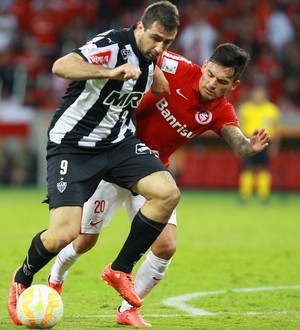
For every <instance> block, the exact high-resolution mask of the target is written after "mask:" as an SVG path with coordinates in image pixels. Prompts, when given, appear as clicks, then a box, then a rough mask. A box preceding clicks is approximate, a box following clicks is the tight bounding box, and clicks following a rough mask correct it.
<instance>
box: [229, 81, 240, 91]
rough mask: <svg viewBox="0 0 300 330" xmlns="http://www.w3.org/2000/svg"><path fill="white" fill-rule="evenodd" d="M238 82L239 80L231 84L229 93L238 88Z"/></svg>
mask: <svg viewBox="0 0 300 330" xmlns="http://www.w3.org/2000/svg"><path fill="white" fill-rule="evenodd" d="M240 82H241V81H240V80H236V81H235V82H234V83H233V84H232V86H231V88H230V90H231V91H234V90H235V89H236V88H237V87H238V85H239V84H240Z"/></svg>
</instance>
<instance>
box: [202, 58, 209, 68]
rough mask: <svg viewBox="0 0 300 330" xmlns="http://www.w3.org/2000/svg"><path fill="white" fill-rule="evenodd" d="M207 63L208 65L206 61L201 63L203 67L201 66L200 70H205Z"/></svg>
mask: <svg viewBox="0 0 300 330" xmlns="http://www.w3.org/2000/svg"><path fill="white" fill-rule="evenodd" d="M207 63H208V61H207V60H206V61H204V62H203V65H202V68H203V69H205V68H206V66H207Z"/></svg>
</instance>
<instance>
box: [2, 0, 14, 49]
mask: <svg viewBox="0 0 300 330" xmlns="http://www.w3.org/2000/svg"><path fill="white" fill-rule="evenodd" d="M10 5H11V3H10V1H5V0H1V1H0V53H2V52H3V51H6V50H7V49H8V48H9V47H11V46H12V44H13V42H14V40H15V37H16V33H17V27H18V21H17V19H16V17H15V16H14V15H13V14H12V13H11V12H10Z"/></svg>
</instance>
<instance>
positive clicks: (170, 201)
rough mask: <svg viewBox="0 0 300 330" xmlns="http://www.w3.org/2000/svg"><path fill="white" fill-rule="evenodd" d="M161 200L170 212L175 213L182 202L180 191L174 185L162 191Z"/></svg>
mask: <svg viewBox="0 0 300 330" xmlns="http://www.w3.org/2000/svg"><path fill="white" fill-rule="evenodd" d="M160 198H161V199H162V200H163V201H164V203H165V204H166V205H168V207H169V208H170V210H171V211H173V210H174V209H175V208H176V206H177V204H178V203H179V201H180V190H179V188H178V187H177V186H176V184H174V185H173V186H171V187H168V188H166V189H162V190H160Z"/></svg>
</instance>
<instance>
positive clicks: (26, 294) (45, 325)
mask: <svg viewBox="0 0 300 330" xmlns="http://www.w3.org/2000/svg"><path fill="white" fill-rule="evenodd" d="M63 312H64V306H63V302H62V299H61V297H60V295H59V294H58V293H57V291H56V290H54V289H53V288H50V287H49V286H47V285H43V284H37V285H32V286H30V287H29V288H27V289H26V290H25V291H23V292H22V294H21V295H20V297H19V299H18V301H17V313H18V317H19V319H20V321H21V322H22V323H23V325H25V327H26V328H29V329H51V328H53V327H54V326H55V325H56V324H57V322H58V321H59V320H60V319H61V318H62V316H63Z"/></svg>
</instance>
